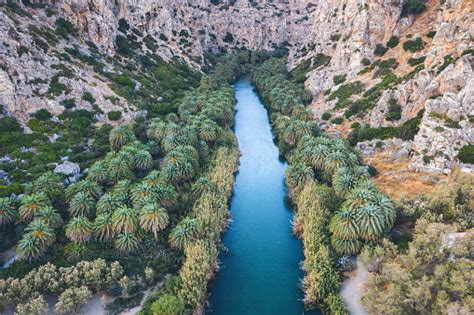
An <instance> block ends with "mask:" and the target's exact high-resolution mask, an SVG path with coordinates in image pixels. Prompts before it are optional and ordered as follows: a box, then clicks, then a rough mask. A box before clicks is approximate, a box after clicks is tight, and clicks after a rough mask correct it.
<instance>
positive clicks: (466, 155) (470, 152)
mask: <svg viewBox="0 0 474 315" xmlns="http://www.w3.org/2000/svg"><path fill="white" fill-rule="evenodd" d="M458 159H459V160H460V161H461V162H463V163H469V164H474V145H472V144H468V145H465V146H463V147H462V148H461V150H460V151H459V154H458Z"/></svg>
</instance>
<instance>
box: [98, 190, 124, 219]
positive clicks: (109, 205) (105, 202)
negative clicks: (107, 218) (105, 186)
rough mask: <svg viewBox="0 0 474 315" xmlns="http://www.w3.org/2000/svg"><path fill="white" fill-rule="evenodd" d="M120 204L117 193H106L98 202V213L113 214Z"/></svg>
mask: <svg viewBox="0 0 474 315" xmlns="http://www.w3.org/2000/svg"><path fill="white" fill-rule="evenodd" d="M119 206H120V202H119V201H118V198H117V196H116V195H115V194H111V193H105V194H104V195H103V196H102V197H101V198H100V199H99V201H98V202H97V205H96V208H97V214H98V215H99V214H112V213H113V212H114V211H115V209H117V208H118V207H119Z"/></svg>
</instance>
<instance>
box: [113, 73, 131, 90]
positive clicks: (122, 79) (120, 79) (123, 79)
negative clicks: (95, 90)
mask: <svg viewBox="0 0 474 315" xmlns="http://www.w3.org/2000/svg"><path fill="white" fill-rule="evenodd" d="M115 82H117V83H118V84H120V85H123V86H128V87H131V88H134V87H135V82H133V80H132V79H130V78H129V77H128V76H126V75H125V74H122V75H119V76H117V77H116V78H115Z"/></svg>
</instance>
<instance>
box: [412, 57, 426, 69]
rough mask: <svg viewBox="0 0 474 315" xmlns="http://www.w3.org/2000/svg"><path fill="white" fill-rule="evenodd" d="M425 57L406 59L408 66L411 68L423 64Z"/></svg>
mask: <svg viewBox="0 0 474 315" xmlns="http://www.w3.org/2000/svg"><path fill="white" fill-rule="evenodd" d="M425 60H426V56H422V57H418V58H410V59H408V64H409V65H410V66H412V67H414V66H417V65H419V64H421V63H423V62H425Z"/></svg>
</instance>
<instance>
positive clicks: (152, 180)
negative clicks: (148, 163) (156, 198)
mask: <svg viewBox="0 0 474 315" xmlns="http://www.w3.org/2000/svg"><path fill="white" fill-rule="evenodd" d="M143 180H144V181H146V182H147V183H148V184H149V185H150V186H152V187H155V186H156V185H158V183H159V182H160V181H161V172H160V171H157V170H153V171H151V172H150V173H148V174H147V175H146V176H145V178H144V179H143Z"/></svg>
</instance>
